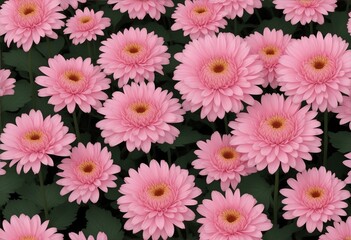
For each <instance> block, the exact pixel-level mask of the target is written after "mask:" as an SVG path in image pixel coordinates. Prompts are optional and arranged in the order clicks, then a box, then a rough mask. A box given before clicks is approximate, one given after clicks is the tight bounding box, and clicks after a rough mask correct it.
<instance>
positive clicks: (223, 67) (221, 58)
mask: <svg viewBox="0 0 351 240" xmlns="http://www.w3.org/2000/svg"><path fill="white" fill-rule="evenodd" d="M204 49H206V51H204ZM249 51H250V47H249V46H248V45H247V44H246V42H245V41H244V40H243V39H242V38H240V37H238V36H234V35H233V34H231V33H219V34H218V36H206V37H204V38H199V39H197V40H193V41H192V42H190V43H189V44H187V45H186V46H185V49H184V50H183V52H181V53H177V54H176V55H175V58H176V59H177V60H178V61H179V62H181V64H180V65H179V66H177V67H176V70H175V71H174V77H173V78H174V80H177V81H179V82H178V83H177V84H176V85H175V88H176V89H177V90H179V91H180V93H181V94H182V99H184V100H185V101H184V102H183V106H184V108H185V109H186V110H191V112H195V111H196V110H198V109H199V108H202V109H201V118H205V117H207V118H208V120H209V121H215V120H216V118H223V117H224V114H225V113H226V112H235V113H237V112H239V111H240V110H242V109H243V104H242V101H243V102H245V103H248V104H252V103H253V102H254V99H253V98H252V97H251V96H250V94H255V95H257V94H261V93H262V90H261V89H260V88H259V87H258V86H257V85H259V84H262V83H263V78H262V74H261V72H262V63H261V62H260V61H259V60H258V59H257V58H258V56H257V55H253V54H250V53H249Z"/></svg>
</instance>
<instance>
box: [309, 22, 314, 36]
mask: <svg viewBox="0 0 351 240" xmlns="http://www.w3.org/2000/svg"><path fill="white" fill-rule="evenodd" d="M309 25H310V34H311V35H312V34H313V23H312V22H311V23H310V24H309Z"/></svg>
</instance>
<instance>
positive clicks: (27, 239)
mask: <svg viewBox="0 0 351 240" xmlns="http://www.w3.org/2000/svg"><path fill="white" fill-rule="evenodd" d="M19 240H37V238H36V237H33V236H24V237H20V239H19Z"/></svg>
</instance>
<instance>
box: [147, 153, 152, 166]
mask: <svg viewBox="0 0 351 240" xmlns="http://www.w3.org/2000/svg"><path fill="white" fill-rule="evenodd" d="M146 157H147V161H148V162H149V163H150V162H151V155H150V152H148V153H147V154H146Z"/></svg>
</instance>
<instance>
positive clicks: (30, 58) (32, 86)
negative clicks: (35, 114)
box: [28, 50, 37, 106]
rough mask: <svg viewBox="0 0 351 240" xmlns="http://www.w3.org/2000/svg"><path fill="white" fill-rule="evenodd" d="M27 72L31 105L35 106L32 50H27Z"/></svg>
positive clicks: (35, 95) (35, 94)
mask: <svg viewBox="0 0 351 240" xmlns="http://www.w3.org/2000/svg"><path fill="white" fill-rule="evenodd" d="M28 74H29V82H30V85H31V88H32V100H33V103H34V104H33V105H34V106H35V102H36V97H37V93H36V92H35V85H34V76H33V64H32V50H29V51H28Z"/></svg>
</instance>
